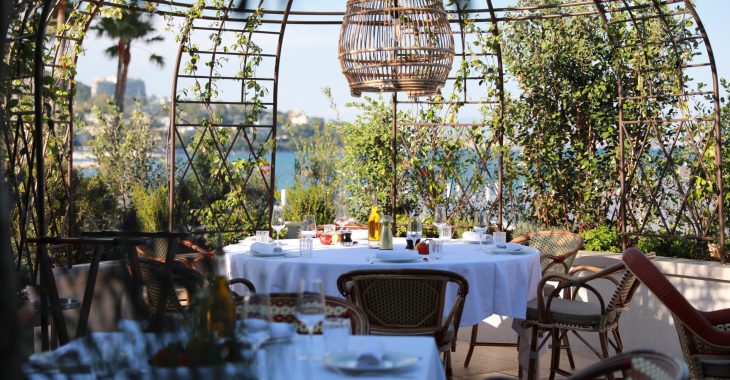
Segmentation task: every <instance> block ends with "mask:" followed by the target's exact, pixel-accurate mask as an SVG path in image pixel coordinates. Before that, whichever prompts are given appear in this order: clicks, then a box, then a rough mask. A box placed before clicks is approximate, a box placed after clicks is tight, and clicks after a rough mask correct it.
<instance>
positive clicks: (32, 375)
mask: <svg viewBox="0 0 730 380" xmlns="http://www.w3.org/2000/svg"><path fill="white" fill-rule="evenodd" d="M91 337H92V339H93V340H94V342H96V345H97V346H98V348H96V350H102V351H111V350H122V347H126V345H128V344H129V337H128V336H127V335H124V334H122V333H116V332H113V333H93V334H92V336H91ZM143 337H144V340H145V341H146V344H145V347H146V348H145V349H144V350H142V351H141V353H140V354H139V357H138V358H137V359H138V364H137V365H135V370H136V371H135V374H134V375H133V376H131V375H128V373H125V372H123V371H122V370H120V371H117V372H116V373H115V375H114V376H113V377H112V378H113V379H114V380H128V379H130V378H134V379H142V380H147V379H150V380H153V379H155V380H157V379H171V380H172V379H174V380H181V379H188V378H190V379H193V378H195V377H194V376H193V374H192V373H190V371H185V370H184V369H178V370H177V371H175V370H165V371H161V372H153V371H151V369H150V367H149V366H148V365H147V358H148V357H150V356H152V355H154V354H155V353H156V352H157V351H158V350H159V349H161V348H162V347H164V346H165V345H167V344H169V343H171V342H173V341H175V337H174V336H173V335H171V334H162V335H159V334H144V336H143ZM307 338H308V337H307V336H295V337H294V338H293V339H292V340H291V343H289V344H283V345H282V344H276V345H271V346H269V345H266V346H265V349H264V350H262V351H261V356H259V360H262V362H260V363H261V365H263V366H265V367H268V368H266V369H262V371H268V370H269V369H271V368H272V367H271V365H273V366H274V367H275V368H274V370H272V371H271V372H272V373H270V374H268V375H269V376H268V377H267V378H269V379H270V380H291V379H303V380H309V379H312V380H319V379H346V378H351V377H348V376H345V375H343V374H341V373H339V372H336V371H334V370H331V369H328V368H327V367H325V365H324V364H323V362H322V361H321V359H320V360H314V361H311V360H303V359H301V358H299V357H300V356H301V355H300V354H303V353H310V352H309V348H310V346H309V340H308V339H307ZM347 339H348V342H347V349H348V350H349V351H355V352H357V351H358V347H359V346H361V345H363V343H364V342H369V344H370V345H372V344H373V343H372V342H373V341H377V342H380V344H381V345H382V347H383V352H391V351H392V352H399V353H406V354H410V355H414V356H417V357H419V358H420V360H419V361H418V362H417V363H416V364H414V365H413V366H411V367H408V368H406V369H403V370H401V371H399V372H397V373H384V374H380V375H377V376H374V375H373V374H372V373H368V374H366V376H364V378H365V377H366V378H369V379H378V380H381V379H403V378H407V379H411V378H412V379H437V380H441V379H445V376H444V368H443V365H442V364H441V360H440V358H439V354H438V350H437V349H436V343H435V342H434V339H433V338H432V337H413V336H374V335H370V336H350V337H348V338H347ZM323 341H324V339H323V337H322V335H317V336H314V339H313V342H314V344H313V346H314V353H315V354H316V355H318V356H320V357H321V355H322V354H323V353H324V349H323V345H324V344H323ZM88 343H89V342H88V341H85V340H83V339H76V340H73V341H71V342H69V343H68V344H67V345H64V346H61V347H59V348H58V349H56V350H54V351H49V352H46V353H43V354H42V355H44V356H47V361H48V362H50V363H53V362H57V361H58V360H62V359H57V360H54V357H55V358H58V357H60V356H61V355H64V354H67V353H68V352H69V351H76V352H77V353H78V354H79V358H80V362H81V363H84V364H86V365H87V367H86V370H82V371H79V372H73V373H68V372H59V371H58V370H57V369H55V370H54V369H50V368H49V369H48V370H47V371H37V370H33V369H32V368H31V367H30V366H28V365H26V366H25V368H24V370H25V375H26V376H27V377H28V378H29V379H66V380H68V379H74V380H93V379H96V376H94V373H93V372H92V371H91V365H90V363H91V359H90V356H91V351H92V348H91V347H92V346H90V345H89V344H88ZM112 347H113V348H112ZM108 355H112V353H111V352H107V353H105V354H104V356H108ZM266 355H271V357H270V358H268V360H267V358H266ZM227 370H231V371H233V373H235V366H232V367H230V368H227ZM201 371H203V372H202V373H203V374H205V372H204V371H205V370H201ZM204 378H211V379H212V378H215V376H204ZM231 378H235V376H232V377H231Z"/></svg>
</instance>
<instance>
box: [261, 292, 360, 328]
mask: <svg viewBox="0 0 730 380" xmlns="http://www.w3.org/2000/svg"><path fill="white" fill-rule="evenodd" d="M270 297H271V309H272V313H271V314H272V316H271V317H272V320H273V321H274V322H285V323H294V324H295V325H296V327H297V333H299V334H307V328H306V327H305V326H304V325H303V324H301V323H300V322H299V320H298V319H297V317H296V308H297V298H298V294H297V293H271V294H270ZM324 302H325V305H324V309H325V316H326V317H339V318H349V319H350V324H351V325H352V333H353V334H354V335H367V334H368V333H369V324H368V318H367V315H366V314H365V311H363V310H362V309H361V308H360V306H357V305H355V304H353V303H352V302H349V301H348V300H346V299H342V298H337V297H332V296H327V295H326V296H325V300H324ZM314 333H315V334H321V333H322V328H321V325H318V326H317V327H316V328H315V329H314Z"/></svg>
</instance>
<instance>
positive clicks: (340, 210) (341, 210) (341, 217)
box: [335, 206, 350, 231]
mask: <svg viewBox="0 0 730 380" xmlns="http://www.w3.org/2000/svg"><path fill="white" fill-rule="evenodd" d="M348 221H350V217H349V216H348V215H347V206H338V207H337V214H336V215H335V223H337V224H338V225H339V226H340V231H342V230H344V229H345V225H346V224H347V222H348Z"/></svg>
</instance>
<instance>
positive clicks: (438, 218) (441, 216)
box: [433, 206, 446, 236]
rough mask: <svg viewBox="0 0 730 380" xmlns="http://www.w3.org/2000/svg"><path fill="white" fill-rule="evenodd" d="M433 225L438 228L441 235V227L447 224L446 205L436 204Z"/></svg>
mask: <svg viewBox="0 0 730 380" xmlns="http://www.w3.org/2000/svg"><path fill="white" fill-rule="evenodd" d="M433 225H434V226H436V228H438V230H439V236H441V229H442V228H443V227H444V226H445V225H446V208H445V207H444V206H436V210H435V211H434V213H433Z"/></svg>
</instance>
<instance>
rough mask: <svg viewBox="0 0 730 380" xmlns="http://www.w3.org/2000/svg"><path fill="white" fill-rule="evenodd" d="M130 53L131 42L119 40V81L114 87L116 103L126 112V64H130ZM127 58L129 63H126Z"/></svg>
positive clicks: (121, 110)
mask: <svg viewBox="0 0 730 380" xmlns="http://www.w3.org/2000/svg"><path fill="white" fill-rule="evenodd" d="M128 54H129V44H128V43H127V41H124V40H123V39H120V40H119V45H118V47H117V83H116V84H115V87H114V103H116V105H117V109H119V112H120V113H121V112H124V93H125V90H126V77H127V76H126V73H125V71H126V70H127V69H126V66H127V65H128V64H129V59H128V58H127V56H128ZM125 60H126V62H127V65H125Z"/></svg>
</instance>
